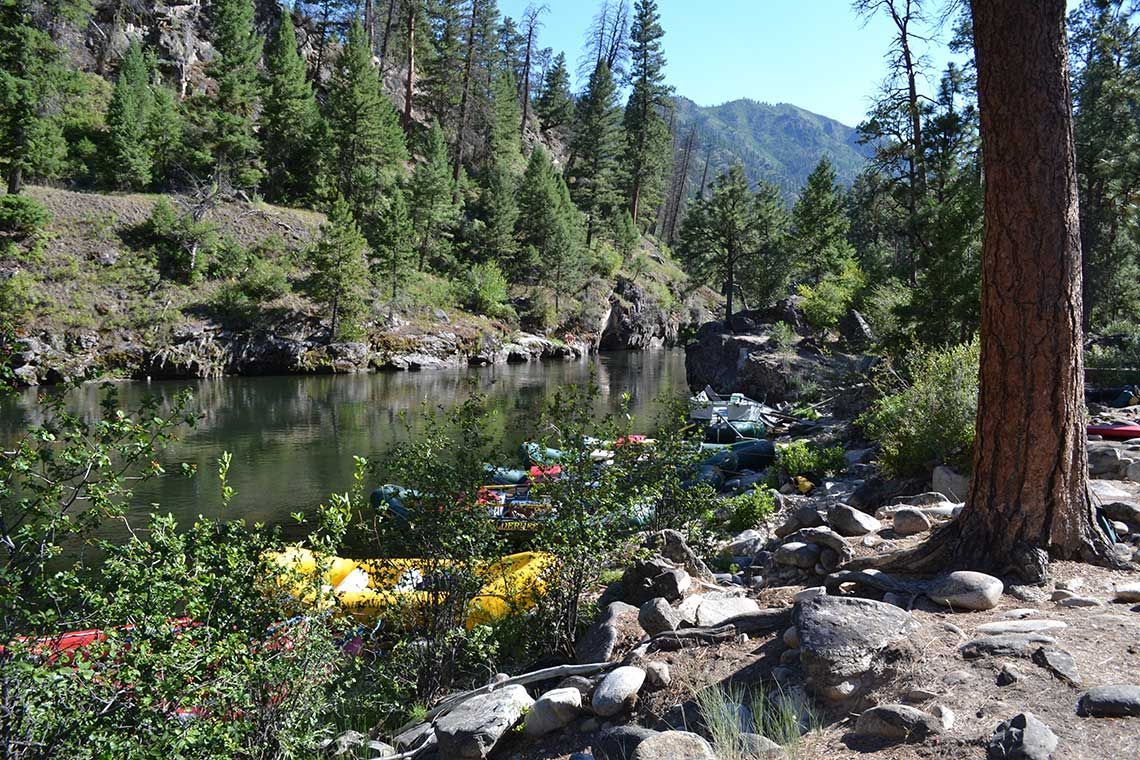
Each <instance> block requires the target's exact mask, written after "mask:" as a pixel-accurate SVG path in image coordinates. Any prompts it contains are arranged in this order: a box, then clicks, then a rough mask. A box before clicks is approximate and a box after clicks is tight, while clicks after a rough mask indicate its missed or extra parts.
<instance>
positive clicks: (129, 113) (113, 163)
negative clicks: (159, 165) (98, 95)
mask: <svg viewBox="0 0 1140 760" xmlns="http://www.w3.org/2000/svg"><path fill="white" fill-rule="evenodd" d="M149 79H150V72H149V70H148V67H147V64H146V59H145V57H144V56H143V51H142V47H141V46H140V45H139V43H138V42H137V41H132V42H131V44H130V45H129V46H128V47H127V52H126V54H125V55H124V56H123V61H122V64H121V65H120V66H119V75H118V77H117V78H116V79H115V89H114V91H113V92H112V94H111V103H110V105H109V106H108V107H107V138H108V139H107V142H108V144H107V153H106V160H107V163H106V170H105V172H106V177H107V181H108V182H109V183H110V184H112V185H114V186H115V187H118V188H122V189H126V190H137V189H140V188H143V187H146V186H147V185H149V184H150V181H151V168H152V153H151V145H150V143H149V140H148V139H147V138H148V137H149V135H148V130H147V124H148V122H149V120H150V118H151V113H152V111H153V108H154V96H153V95H152V93H151V89H150V82H149Z"/></svg>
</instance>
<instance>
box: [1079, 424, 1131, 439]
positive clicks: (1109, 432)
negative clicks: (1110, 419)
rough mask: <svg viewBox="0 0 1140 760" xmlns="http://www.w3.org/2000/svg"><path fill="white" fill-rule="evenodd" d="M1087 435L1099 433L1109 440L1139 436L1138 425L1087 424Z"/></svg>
mask: <svg viewBox="0 0 1140 760" xmlns="http://www.w3.org/2000/svg"><path fill="white" fill-rule="evenodd" d="M1088 431H1089V435H1099V436H1100V437H1101V438H1106V439H1108V440H1111V441H1129V440H1131V439H1133V438H1140V425H1089V427H1088Z"/></svg>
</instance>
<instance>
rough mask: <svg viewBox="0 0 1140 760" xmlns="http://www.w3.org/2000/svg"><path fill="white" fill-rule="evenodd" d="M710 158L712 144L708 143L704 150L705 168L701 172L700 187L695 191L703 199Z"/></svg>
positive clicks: (707, 182) (707, 179)
mask: <svg viewBox="0 0 1140 760" xmlns="http://www.w3.org/2000/svg"><path fill="white" fill-rule="evenodd" d="M711 158H712V146H711V145H710V146H709V147H708V149H707V150H706V151H705V170H704V171H703V172H701V189H700V191H699V192H698V193H697V197H698V198H700V199H702V200H704V197H705V188H706V187H708V184H709V160H710V159H711Z"/></svg>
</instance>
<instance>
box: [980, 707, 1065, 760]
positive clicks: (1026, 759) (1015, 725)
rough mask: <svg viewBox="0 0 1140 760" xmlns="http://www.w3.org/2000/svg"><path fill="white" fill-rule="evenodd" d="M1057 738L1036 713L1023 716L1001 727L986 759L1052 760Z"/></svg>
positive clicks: (988, 750) (992, 738) (991, 738)
mask: <svg viewBox="0 0 1140 760" xmlns="http://www.w3.org/2000/svg"><path fill="white" fill-rule="evenodd" d="M1055 749H1057V735H1056V734H1054V733H1053V732H1052V731H1051V730H1050V729H1049V727H1048V726H1046V725H1045V724H1044V723H1042V722H1041V721H1040V720H1038V719H1037V716H1036V715H1034V714H1033V713H1021V714H1020V715H1015V716H1013V717H1012V718H1010V719H1009V720H1007V721H1003V722H1002V723H1000V724H998V727H997V729H996V730H995V731H994V733H993V736H991V737H990V740H989V743H988V744H987V745H986V760H1049V758H1051V757H1052V756H1053V751H1054V750H1055Z"/></svg>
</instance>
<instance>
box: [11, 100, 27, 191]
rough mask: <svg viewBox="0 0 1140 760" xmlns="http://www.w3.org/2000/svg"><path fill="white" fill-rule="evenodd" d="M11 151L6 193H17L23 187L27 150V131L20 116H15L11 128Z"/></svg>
mask: <svg viewBox="0 0 1140 760" xmlns="http://www.w3.org/2000/svg"><path fill="white" fill-rule="evenodd" d="M13 133H14V134H13V140H12V142H13V148H14V149H13V151H12V156H11V157H10V158H9V161H10V163H9V165H8V194H9V195H19V194H20V191H21V190H23V189H24V154H25V153H26V152H27V142H28V138H27V132H26V130H25V129H24V124H23V121H22V120H21V118H19V117H18V118H17V120H16V125H15V129H14V130H13Z"/></svg>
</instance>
